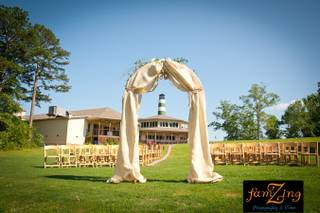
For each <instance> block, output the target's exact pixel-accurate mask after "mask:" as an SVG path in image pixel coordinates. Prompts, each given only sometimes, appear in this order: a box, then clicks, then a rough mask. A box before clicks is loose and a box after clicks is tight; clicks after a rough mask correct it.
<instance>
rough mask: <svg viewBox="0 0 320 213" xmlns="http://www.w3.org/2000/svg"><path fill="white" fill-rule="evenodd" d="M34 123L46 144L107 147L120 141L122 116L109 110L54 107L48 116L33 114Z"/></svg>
mask: <svg viewBox="0 0 320 213" xmlns="http://www.w3.org/2000/svg"><path fill="white" fill-rule="evenodd" d="M25 119H28V117H25ZM33 120H34V126H35V127H36V129H37V130H38V132H40V133H41V134H42V135H43V139H44V143H45V144H46V145H56V144H58V145H62V144H84V143H85V142H87V143H95V144H97V143H101V144H104V143H106V142H107V141H109V142H110V141H112V142H118V141H119V139H120V136H119V135H120V130H119V129H120V120H121V114H120V113H119V112H117V111H115V110H113V109H110V108H98V109H87V110H77V111H65V110H63V109H62V108H59V107H56V106H52V107H49V112H48V114H38V115H34V116H33Z"/></svg>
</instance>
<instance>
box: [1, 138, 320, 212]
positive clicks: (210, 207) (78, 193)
mask: <svg viewBox="0 0 320 213" xmlns="http://www.w3.org/2000/svg"><path fill="white" fill-rule="evenodd" d="M188 155H189V151H188V146H187V145H186V144H184V145H175V146H174V147H173V150H172V152H171V155H170V156H169V158H168V159H167V160H166V161H164V162H162V163H160V164H158V165H156V166H153V167H143V168H142V172H143V174H144V175H145V177H146V178H147V179H148V182H147V183H145V184H133V183H121V184H118V185H114V184H106V183H105V180H106V179H107V177H110V176H111V175H112V173H113V169H112V168H54V169H43V168H42V150H41V149H32V150H24V151H8V152H0V212H242V181H243V180H248V179H293V180H304V187H305V198H304V201H305V212H319V210H320V202H319V196H320V168H315V167H304V168H302V167H288V166H236V165H235V166H216V167H215V170H216V171H217V172H219V173H220V174H221V175H223V176H224V177H225V180H224V181H223V182H219V183H216V184H188V183H187V182H186V181H185V178H186V176H187V174H188V170H189V159H188Z"/></svg>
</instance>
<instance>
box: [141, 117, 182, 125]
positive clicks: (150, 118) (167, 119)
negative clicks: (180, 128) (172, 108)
mask: <svg viewBox="0 0 320 213" xmlns="http://www.w3.org/2000/svg"><path fill="white" fill-rule="evenodd" d="M146 120H166V121H180V122H183V123H188V122H187V121H185V120H182V119H179V118H174V117H171V116H167V115H154V116H151V117H147V118H140V119H139V121H146Z"/></svg>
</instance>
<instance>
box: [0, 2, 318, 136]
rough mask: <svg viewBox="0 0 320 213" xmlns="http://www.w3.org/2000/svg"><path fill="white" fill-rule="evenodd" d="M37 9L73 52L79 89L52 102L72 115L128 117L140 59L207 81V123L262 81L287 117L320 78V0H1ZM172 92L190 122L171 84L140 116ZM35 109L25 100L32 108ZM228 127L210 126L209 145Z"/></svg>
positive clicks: (171, 101) (173, 104)
mask: <svg viewBox="0 0 320 213" xmlns="http://www.w3.org/2000/svg"><path fill="white" fill-rule="evenodd" d="M0 4H3V5H6V6H19V7H21V8H23V9H24V10H26V11H28V12H29V17H30V20H31V22H32V23H38V24H43V25H45V26H47V27H48V28H50V29H51V30H52V31H53V32H54V33H55V34H56V36H57V37H58V38H59V39H60V42H61V46H62V47H63V48H64V49H66V50H68V51H70V52H71V56H70V65H68V66H67V67H66V72H67V74H68V76H69V78H70V84H71V86H72V89H71V90H70V92H68V93H50V95H51V96H52V102H51V103H43V104H41V107H40V108H37V109H36V113H46V112H47V111H48V106H50V105H57V106H61V107H63V108H65V109H67V110H77V109H88V108H99V107H110V108H113V109H115V110H117V111H119V112H120V111H121V99H122V94H123V90H124V84H125V82H126V80H127V78H128V73H130V72H132V70H133V64H134V62H135V61H136V60H138V59H152V58H164V57H170V58H176V57H184V58H186V59H188V60H189V63H188V66H189V67H190V68H192V69H194V70H195V71H196V74H197V75H198V77H199V78H200V80H201V81H202V84H203V86H204V89H205V91H206V98H207V120H208V122H210V121H213V120H214V116H213V115H212V112H213V111H216V107H218V105H219V102H220V101H222V100H228V101H230V102H232V103H240V102H239V96H241V95H246V94H247V93H248V90H249V89H250V86H251V85H252V84H254V83H264V84H265V85H266V86H267V90H268V91H269V92H274V93H276V94H278V95H279V96H280V102H279V104H278V105H276V106H274V107H272V108H270V109H268V110H267V112H269V113H272V114H275V115H277V116H278V117H279V118H280V117H281V115H282V114H283V112H284V110H285V109H286V107H287V106H288V105H289V104H290V103H292V102H293V101H294V100H298V99H301V98H303V97H305V96H307V95H309V94H311V93H313V92H315V91H316V89H317V82H318V81H320V71H319V67H320V58H319V53H320V25H319V21H320V13H319V11H320V1H317V0H308V1H302V0H300V1H298V0H282V1H279V0H259V1H256V0H242V1H239V0H228V1H188V0H185V1H167V0H163V1H151V0H150V1H139V0H136V1H94V0H91V1H63V0H55V1H42V0H39V1H35V0H34V1H33V0H28V1H23V0H20V1H16V0H10V1H3V0H1V1H0ZM160 93H164V94H166V101H167V104H166V105H167V115H170V116H174V117H177V118H181V119H186V120H187V118H188V98H187V94H186V93H184V92H181V91H179V90H177V89H176V88H175V87H174V86H173V85H171V83H170V82H169V81H165V80H163V81H161V82H159V86H158V87H157V89H156V90H155V91H154V92H152V93H147V94H145V95H144V96H143V98H142V105H141V108H140V112H139V116H140V117H147V116H152V115H155V114H156V113H157V103H158V95H159V94H160ZM29 105H30V104H29V103H23V107H24V108H25V110H26V112H28V111H29V108H30V106H29ZM223 136H224V133H223V132H222V131H213V129H211V128H209V138H210V139H211V140H220V139H223Z"/></svg>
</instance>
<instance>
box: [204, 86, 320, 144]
mask: <svg viewBox="0 0 320 213" xmlns="http://www.w3.org/2000/svg"><path fill="white" fill-rule="evenodd" d="M239 99H240V101H241V104H239V105H238V104H233V103H230V102H229V101H221V102H220V104H219V106H218V107H217V110H216V111H215V112H213V115H214V116H215V121H213V122H211V123H210V124H209V126H212V127H213V128H214V130H223V131H224V132H225V133H226V137H225V140H253V139H261V138H269V139H276V138H283V137H286V138H297V137H315V136H320V82H318V90H317V91H316V92H315V93H313V94H310V95H308V96H307V97H305V98H303V99H302V100H296V101H295V102H293V103H291V104H290V105H289V106H288V107H287V109H286V110H285V112H284V114H283V115H282V117H281V119H278V118H277V117H276V116H275V115H272V114H268V113H266V112H265V110H266V109H267V108H268V107H272V106H274V105H276V104H278V103H279V100H280V99H279V96H278V95H277V94H275V93H272V92H268V91H267V89H266V86H265V85H263V84H253V85H252V86H251V88H250V90H249V91H248V95H245V96H241V97H240V98H239Z"/></svg>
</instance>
